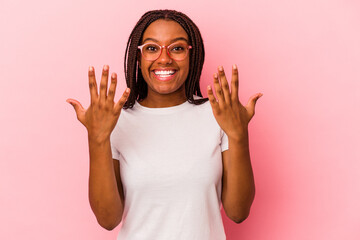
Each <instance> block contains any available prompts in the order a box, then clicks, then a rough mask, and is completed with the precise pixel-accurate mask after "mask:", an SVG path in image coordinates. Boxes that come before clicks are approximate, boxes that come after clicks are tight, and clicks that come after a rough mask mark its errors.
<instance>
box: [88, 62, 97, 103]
mask: <svg viewBox="0 0 360 240" xmlns="http://www.w3.org/2000/svg"><path fill="white" fill-rule="evenodd" d="M88 75H89V88H90V99H91V104H94V103H95V102H96V101H97V99H98V92H97V84H96V79H95V70H94V68H93V67H92V66H90V67H89V72H88Z"/></svg>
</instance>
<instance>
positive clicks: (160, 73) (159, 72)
mask: <svg viewBox="0 0 360 240" xmlns="http://www.w3.org/2000/svg"><path fill="white" fill-rule="evenodd" d="M154 73H155V74H156V75H173V74H174V73H175V71H174V70H169V71H154Z"/></svg>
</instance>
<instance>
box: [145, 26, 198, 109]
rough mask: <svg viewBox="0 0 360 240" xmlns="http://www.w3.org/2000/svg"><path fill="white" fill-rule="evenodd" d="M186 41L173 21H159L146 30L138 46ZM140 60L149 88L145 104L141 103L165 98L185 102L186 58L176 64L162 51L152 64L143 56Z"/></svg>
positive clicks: (187, 58)
mask: <svg viewBox="0 0 360 240" xmlns="http://www.w3.org/2000/svg"><path fill="white" fill-rule="evenodd" d="M188 40H189V38H188V35H187V33H186V32H185V30H184V29H183V28H182V27H181V26H180V24H178V23H177V22H175V21H172V20H164V19H159V20H156V21H154V22H152V23H151V24H150V25H149V26H148V27H147V29H146V30H145V32H144V34H143V38H142V43H141V45H142V44H144V43H156V44H158V45H160V46H168V45H170V44H172V43H174V42H176V43H187V41H188ZM190 51H191V50H190ZM139 57H140V68H141V73H142V75H143V77H144V80H145V81H146V83H147V85H148V95H147V97H146V99H145V100H147V101H145V100H144V102H148V101H149V100H151V101H152V100H155V101H156V100H157V101H160V100H161V101H164V99H165V98H167V99H174V98H175V99H182V101H184V100H186V94H185V81H186V78H187V76H188V73H189V54H188V55H187V56H186V58H185V59H184V60H182V61H175V60H173V59H171V58H170V57H169V55H168V54H167V51H166V48H164V49H163V50H162V53H161V55H160V57H159V58H158V59H156V60H155V61H147V60H145V59H144V57H143V56H139ZM161 70H163V71H165V72H161ZM169 74H172V75H170V76H169Z"/></svg>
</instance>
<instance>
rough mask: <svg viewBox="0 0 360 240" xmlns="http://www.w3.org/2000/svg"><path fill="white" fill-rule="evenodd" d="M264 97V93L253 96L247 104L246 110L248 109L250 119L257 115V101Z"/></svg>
mask: <svg viewBox="0 0 360 240" xmlns="http://www.w3.org/2000/svg"><path fill="white" fill-rule="evenodd" d="M262 95H263V94H262V93H257V94H255V95H253V96H252V97H251V98H250V99H249V101H248V103H247V104H246V109H247V111H248V113H249V115H250V118H251V117H252V116H254V114H255V105H256V102H257V100H258V99H259V98H260V97H261V96H262Z"/></svg>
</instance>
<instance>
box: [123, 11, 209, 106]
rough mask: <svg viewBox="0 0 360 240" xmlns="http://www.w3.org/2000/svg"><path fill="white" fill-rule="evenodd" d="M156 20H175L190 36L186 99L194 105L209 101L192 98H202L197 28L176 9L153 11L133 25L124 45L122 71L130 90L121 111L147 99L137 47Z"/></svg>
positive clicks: (202, 54) (201, 50)
mask: <svg viewBox="0 0 360 240" xmlns="http://www.w3.org/2000/svg"><path fill="white" fill-rule="evenodd" d="M158 19H166V20H173V21H176V22H177V23H179V24H180V25H181V27H182V28H184V30H185V31H186V33H187V34H188V36H189V44H190V45H192V46H193V49H192V50H191V51H190V57H189V58H190V63H189V64H190V68H189V74H188V77H187V79H186V81H185V92H186V98H187V100H188V101H189V102H190V103H192V104H195V105H199V104H202V103H204V102H206V101H208V98H203V99H196V100H195V99H194V97H193V95H196V96H199V97H202V94H201V90H200V85H199V82H200V76H201V72H202V68H203V64H204V57H205V51H204V43H203V40H202V37H201V34H200V31H199V29H198V27H197V26H196V25H195V23H194V22H193V21H192V20H191V19H190V18H189V17H188V16H186V15H185V14H183V13H181V12H177V11H175V10H167V9H166V10H153V11H148V12H146V13H145V14H144V15H143V16H142V17H141V18H140V20H139V21H138V22H137V23H136V25H135V27H134V29H133V30H132V32H131V34H130V37H129V40H128V42H127V46H126V50H125V58H124V72H125V78H126V85H127V87H128V88H130V89H131V92H130V96H129V98H128V100H127V101H126V103H125V105H124V108H125V109H127V108H132V107H133V106H134V104H135V101H136V100H138V101H140V100H142V99H145V98H146V97H147V84H146V82H145V80H144V78H143V76H142V73H141V69H140V67H139V65H138V61H137V60H138V59H137V57H138V53H139V52H138V48H137V47H138V46H139V45H140V44H141V39H142V36H143V33H144V31H145V30H146V28H147V27H148V26H149V25H150V24H151V23H152V22H154V21H156V20H158Z"/></svg>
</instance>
